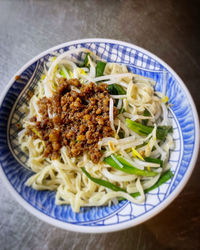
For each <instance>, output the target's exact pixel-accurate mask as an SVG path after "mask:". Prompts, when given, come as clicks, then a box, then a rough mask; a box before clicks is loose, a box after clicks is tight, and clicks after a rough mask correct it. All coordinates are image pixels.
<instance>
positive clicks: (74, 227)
mask: <svg viewBox="0 0 200 250" xmlns="http://www.w3.org/2000/svg"><path fill="white" fill-rule="evenodd" d="M92 42H93V43H97V42H98V43H100V42H102V43H114V44H117V45H124V46H127V47H130V48H132V49H136V50H138V51H141V52H142V53H145V54H147V55H148V56H150V57H152V58H153V59H155V60H156V61H158V62H159V63H160V64H162V65H163V66H164V67H165V68H166V69H167V70H168V71H170V72H171V73H172V74H173V75H174V77H175V78H176V79H177V80H178V82H179V84H180V85H181V88H182V89H183V90H184V91H185V93H186V96H187V98H188V101H189V103H190V105H191V109H192V113H193V116H194V124H195V137H196V140H195V144H194V151H193V155H192V158H191V162H190V164H189V167H188V169H187V171H186V174H185V175H184V176H183V179H182V180H181V182H180V184H179V185H178V187H176V189H175V190H174V191H173V192H172V193H171V194H170V196H168V197H167V199H166V200H164V201H163V202H162V203H161V204H160V205H159V206H158V207H155V208H154V209H153V210H152V211H151V212H150V213H148V214H144V215H143V216H141V217H139V218H136V219H134V220H131V221H128V222H124V223H121V224H117V225H108V226H103V227H100V226H81V225H75V224H70V223H67V222H62V221H59V220H57V219H54V218H51V217H49V216H48V215H46V214H44V213H42V212H41V211H39V210H37V209H36V208H34V207H33V206H31V205H30V204H29V203H28V202H27V201H25V200H24V199H23V198H22V197H21V196H20V195H19V194H18V193H17V191H16V190H15V189H14V188H13V187H12V185H11V184H10V182H9V181H8V179H7V177H6V175H5V173H4V171H3V169H2V167H0V176H1V179H3V181H4V183H5V185H6V186H7V189H8V190H9V191H10V193H11V194H12V196H13V197H14V198H15V200H16V201H17V202H18V203H19V204H20V205H22V206H23V207H24V208H25V209H26V210H27V211H28V212H30V213H31V214H32V215H34V216H36V217H37V218H39V219H40V220H42V221H44V222H46V223H49V224H51V225H53V226H56V227H59V228H62V229H65V230H69V231H74V232H81V233H107V232H114V231H120V230H123V229H127V228H130V227H133V226H136V225H139V224H141V223H143V222H145V221H147V220H149V219H150V218H152V217H154V216H155V215H157V214H158V213H160V212H161V211H162V210H164V209H165V208H166V207H167V206H168V205H169V204H170V203H171V202H172V201H173V200H174V199H175V198H176V197H177V196H178V195H179V194H180V192H181V191H182V190H183V188H184V186H185V185H186V183H187V182H188V180H189V178H190V176H191V174H192V172H193V170H194V166H195V163H196V161H197V157H198V152H199V141H200V138H199V118H198V113H197V110H196V106H195V103H194V101H193V99H192V96H191V94H190V92H189V90H188V88H187V87H186V85H185V84H184V83H183V81H182V79H181V78H180V77H179V76H178V75H177V73H176V72H175V71H174V70H173V69H172V68H171V67H170V66H169V65H168V64H167V63H165V62H164V61H163V60H162V59H160V58H159V57H157V56H156V55H154V54H153V53H151V52H149V51H147V50H146V49H143V48H141V47H139V46H137V45H134V44H132V43H128V42H124V41H120V40H114V39H106V38H86V39H78V40H73V41H69V42H65V43H61V44H59V45H56V46H53V47H51V48H49V49H47V50H45V51H43V52H41V53H40V54H38V55H37V56H35V57H33V58H32V59H31V60H29V61H28V62H27V63H26V64H24V65H23V66H22V67H21V68H20V69H19V70H18V71H17V73H16V74H14V76H13V77H12V78H11V79H10V81H9V83H8V84H7V87H5V89H4V91H3V93H2V94H1V96H0V106H1V105H2V102H3V100H4V98H5V96H6V94H7V92H8V90H9V88H10V87H11V86H12V84H13V83H14V81H15V76H16V75H20V74H21V73H22V72H23V71H24V70H25V69H27V68H28V67H29V66H30V65H31V64H33V63H34V62H36V61H37V60H39V59H40V58H42V57H44V56H45V55H46V54H48V53H50V52H52V51H54V50H58V49H62V48H63V47H66V46H72V45H76V44H79V43H92Z"/></svg>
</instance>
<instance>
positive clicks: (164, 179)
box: [131, 170, 174, 197]
mask: <svg viewBox="0 0 200 250" xmlns="http://www.w3.org/2000/svg"><path fill="white" fill-rule="evenodd" d="M173 176H174V174H173V173H172V172H171V170H168V171H167V172H165V173H164V174H163V175H161V177H160V178H159V180H158V181H157V182H156V183H155V184H154V185H153V186H151V187H150V188H147V189H145V190H144V193H145V194H146V193H148V192H150V191H152V190H154V189H156V188H158V187H159V186H161V185H162V184H164V183H165V182H167V181H168V180H170V179H171V178H172V177H173ZM131 196H133V197H138V196H140V193H139V192H137V193H132V194H131Z"/></svg>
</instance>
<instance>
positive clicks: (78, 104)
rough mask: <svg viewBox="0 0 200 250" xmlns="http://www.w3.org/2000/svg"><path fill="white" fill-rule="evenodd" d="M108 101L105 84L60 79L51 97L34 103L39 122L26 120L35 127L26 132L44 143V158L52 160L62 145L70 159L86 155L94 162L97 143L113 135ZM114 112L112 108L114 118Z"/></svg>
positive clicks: (96, 158)
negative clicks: (72, 87) (39, 116)
mask: <svg viewBox="0 0 200 250" xmlns="http://www.w3.org/2000/svg"><path fill="white" fill-rule="evenodd" d="M71 85H72V86H75V87H76V88H79V90H80V93H78V92H76V91H74V90H71ZM109 99H110V95H109V93H108V90H107V85H105V84H98V85H96V84H94V83H90V84H87V85H81V84H80V82H79V81H78V80H77V79H71V80H66V79H64V78H62V79H60V85H59V88H58V89H57V91H56V93H55V94H54V95H53V96H52V97H51V98H46V97H44V98H42V99H40V100H39V101H38V106H39V113H40V114H41V115H42V120H41V121H36V117H32V118H31V119H30V120H31V121H32V122H35V124H36V125H35V126H34V128H33V127H30V128H29V130H28V131H27V132H28V134H30V135H32V136H33V137H34V138H37V137H38V136H39V135H40V137H41V139H42V140H44V141H45V144H46V147H45V151H44V156H45V157H46V156H50V157H51V158H52V159H56V158H57V157H58V156H59V150H60V148H61V147H62V146H65V147H66V148H67V153H68V155H69V156H70V157H76V156H80V155H83V153H84V152H89V155H90V158H91V160H92V161H93V162H94V163H98V162H99V160H100V158H101V156H102V154H101V151H100V150H99V149H98V147H97V143H98V141H99V140H100V139H102V138H103V137H108V136H113V130H112V129H111V126H110V121H109ZM117 113H118V110H117V109H116V108H115V107H114V117H115V116H116V115H117ZM49 114H50V117H51V118H50V117H49ZM34 130H36V131H37V132H38V133H39V135H38V133H37V134H36V133H35V132H34Z"/></svg>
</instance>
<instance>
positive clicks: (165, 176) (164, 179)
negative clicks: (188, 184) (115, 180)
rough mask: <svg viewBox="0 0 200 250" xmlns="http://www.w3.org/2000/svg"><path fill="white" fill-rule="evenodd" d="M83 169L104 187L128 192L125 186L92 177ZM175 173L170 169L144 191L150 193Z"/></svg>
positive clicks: (134, 195) (89, 177)
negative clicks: (121, 186)
mask: <svg viewBox="0 0 200 250" xmlns="http://www.w3.org/2000/svg"><path fill="white" fill-rule="evenodd" d="M81 169H82V171H83V172H84V174H85V175H86V176H87V177H88V179H90V180H91V181H93V182H94V183H96V184H99V185H100V186H104V187H107V188H109V189H111V190H113V191H122V192H125V193H127V194H128V192H127V191H126V190H125V189H123V188H120V187H118V186H116V185H114V184H112V183H110V182H108V181H105V180H102V179H99V178H94V177H92V176H91V175H90V174H89V173H88V172H87V171H86V170H85V168H84V167H82V168H81ZM173 176H174V175H173V173H172V172H171V171H170V170H168V171H167V172H165V173H164V174H163V175H162V176H161V177H160V179H159V180H158V181H157V182H156V183H155V184H154V185H153V186H152V187H150V188H147V189H145V190H144V193H148V192H149V191H152V190H154V189H156V188H158V187H159V186H161V185H162V184H164V183H165V182H167V181H168V180H170V179H171V178H172V177H173ZM129 195H131V196H132V197H134V198H135V197H138V196H140V193H139V192H136V193H132V194H129Z"/></svg>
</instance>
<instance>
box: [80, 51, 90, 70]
mask: <svg viewBox="0 0 200 250" xmlns="http://www.w3.org/2000/svg"><path fill="white" fill-rule="evenodd" d="M89 55H90V53H87V54H86V56H85V59H84V61H83V63H82V64H81V66H80V67H87V66H88V56H89Z"/></svg>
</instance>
